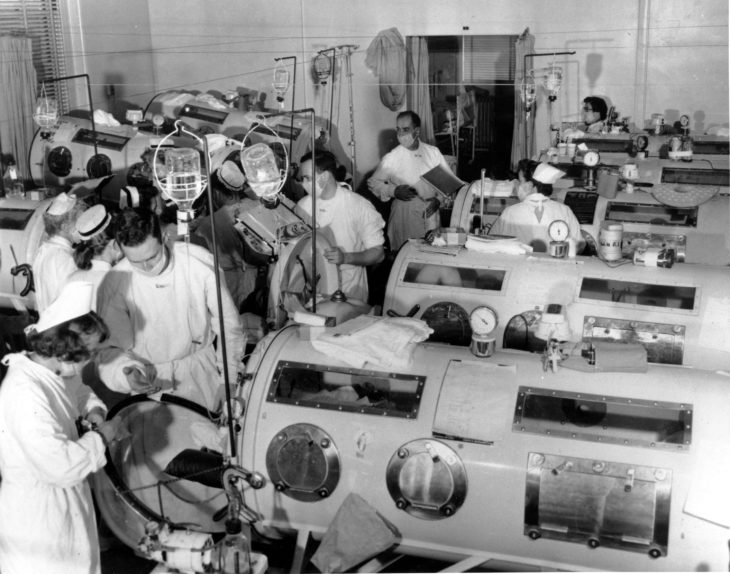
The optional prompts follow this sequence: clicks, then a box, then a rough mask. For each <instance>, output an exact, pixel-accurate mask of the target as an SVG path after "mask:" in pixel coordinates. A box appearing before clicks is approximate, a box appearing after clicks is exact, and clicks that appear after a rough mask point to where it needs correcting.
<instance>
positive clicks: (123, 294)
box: [98, 243, 246, 409]
mask: <svg viewBox="0 0 730 574" xmlns="http://www.w3.org/2000/svg"><path fill="white" fill-rule="evenodd" d="M170 254H171V256H172V258H171V261H170V263H169V264H168V266H167V268H166V269H165V270H164V271H163V272H162V273H161V274H160V275H155V276H149V275H144V274H142V273H140V272H137V271H135V270H134V269H133V268H132V266H131V265H130V264H129V262H128V261H127V260H126V259H123V260H122V261H120V262H119V263H118V264H117V265H116V266H115V267H113V268H112V270H111V271H109V273H107V275H106V277H105V278H104V281H103V283H102V285H101V286H100V287H99V300H98V305H99V314H100V315H101V317H102V318H103V319H104V321H105V322H106V324H107V326H108V327H109V331H110V333H111V335H110V338H109V345H110V346H112V347H116V348H118V349H122V350H123V351H127V352H129V353H130V356H132V357H134V358H139V359H142V360H145V361H149V362H151V363H153V364H154V365H155V368H156V369H157V377H158V380H159V381H160V382H164V383H166V384H174V386H175V392H174V394H176V395H179V396H181V397H183V398H186V399H189V400H191V401H194V402H196V403H198V404H200V405H203V406H205V407H206V408H209V409H214V408H215V407H216V404H215V403H216V394H217V392H218V391H219V388H220V383H221V382H222V376H221V373H222V372H223V361H222V356H221V349H220V347H221V345H217V351H216V347H215V346H214V343H215V341H216V339H217V338H218V336H219V331H220V327H219V320H218V300H217V296H216V279H215V273H214V271H213V256H212V255H211V254H210V253H209V252H208V251H207V250H206V249H204V248H202V247H199V246H197V245H186V244H185V243H173V244H172V245H171V250H170ZM221 300H222V301H221V302H222V306H223V319H224V327H225V332H226V355H227V368H228V376H229V380H230V382H231V383H235V382H236V376H237V373H238V371H242V370H243V364H242V363H241V359H242V357H243V353H244V351H245V346H246V337H245V335H244V332H243V329H242V327H241V321H240V318H239V315H238V311H237V309H236V307H235V306H234V304H233V300H232V299H231V295H230V294H229V292H228V289H227V288H226V286H225V282H223V281H222V282H221ZM122 364H123V363H115V364H112V365H106V364H105V363H104V362H103V361H102V362H100V363H99V372H100V375H101V378H102V380H103V381H104V383H105V384H107V386H109V387H110V388H112V389H113V390H121V389H124V388H125V387H126V388H128V385H127V382H126V377H125V376H124V374H123V372H122V369H121V368H119V367H120V366H121V365H122ZM115 365H116V367H117V368H114V367H115ZM107 367H111V368H110V369H107Z"/></svg>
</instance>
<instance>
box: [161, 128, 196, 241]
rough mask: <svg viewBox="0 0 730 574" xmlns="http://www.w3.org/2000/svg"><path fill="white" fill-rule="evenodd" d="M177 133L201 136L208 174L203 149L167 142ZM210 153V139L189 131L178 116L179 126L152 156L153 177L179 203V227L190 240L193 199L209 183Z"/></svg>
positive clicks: (166, 195) (163, 193) (168, 196)
mask: <svg viewBox="0 0 730 574" xmlns="http://www.w3.org/2000/svg"><path fill="white" fill-rule="evenodd" d="M173 135H188V136H191V137H193V138H195V139H197V140H198V142H199V143H200V144H201V146H202V148H203V151H204V155H205V159H206V164H205V166H204V168H205V175H203V169H202V168H201V163H200V152H199V151H198V150H197V149H195V148H189V147H183V148H177V147H172V148H171V147H167V148H165V142H166V141H167V139H168V138H170V137H171V136H173ZM160 149H163V153H164V156H165V160H164V168H162V169H161V170H159V171H161V173H162V178H160V177H159V176H158V175H157V174H158V167H157V166H158V165H159V164H158V161H157V156H158V154H159V153H160ZM209 164H210V157H209V154H208V142H207V140H205V139H203V138H200V137H198V136H197V135H195V134H194V133H192V132H189V131H187V130H186V129H185V128H184V127H183V125H182V123H181V122H180V121H179V120H178V121H177V122H175V130H174V131H172V132H170V133H169V134H167V135H166V136H165V137H164V138H162V140H160V143H159V144H157V146H156V147H155V153H154V156H153V158H152V177H153V178H154V181H155V183H156V184H157V187H158V188H159V190H160V192H161V193H162V195H163V196H164V197H166V198H167V199H169V200H171V201H173V202H174V203H175V205H176V206H177V231H178V234H179V235H183V236H184V237H185V241H186V242H189V241H190V230H189V228H188V226H189V224H190V222H191V221H192V220H193V219H194V218H195V213H194V211H193V203H194V202H195V200H196V199H198V198H199V197H200V196H201V195H202V193H203V191H204V190H205V188H206V187H207V186H208V166H209Z"/></svg>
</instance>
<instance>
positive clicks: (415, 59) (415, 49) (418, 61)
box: [407, 36, 434, 144]
mask: <svg viewBox="0 0 730 574" xmlns="http://www.w3.org/2000/svg"><path fill="white" fill-rule="evenodd" d="M408 56H409V57H408V60H407V62H408V109H410V110H413V111H414V112H416V113H417V114H418V115H419V116H420V117H421V136H420V137H421V141H424V142H426V143H431V144H432V143H434V135H433V113H432V112H431V95H430V92H429V87H430V86H429V83H430V80H429V74H428V43H427V42H426V38H425V37H423V36H409V37H408Z"/></svg>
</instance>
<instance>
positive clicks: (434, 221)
mask: <svg viewBox="0 0 730 574" xmlns="http://www.w3.org/2000/svg"><path fill="white" fill-rule="evenodd" d="M437 165H441V166H442V167H443V168H445V169H447V170H449V171H451V168H449V166H448V164H447V163H446V160H445V159H444V156H443V155H442V154H441V152H440V151H439V150H438V148H436V147H434V146H432V145H428V144H425V143H423V142H418V149H416V150H415V151H412V150H409V149H407V148H405V147H403V146H401V145H399V146H398V147H396V148H395V149H394V150H393V151H391V152H390V153H388V154H386V155H385V156H384V157H383V159H382V160H381V162H380V165H379V166H378V168H377V169H376V170H375V173H373V175H372V177H371V178H370V180H369V181H368V184H369V187H370V189H371V190H372V191H373V193H374V194H375V195H376V196H377V197H378V198H380V200H381V201H390V200H391V199H393V206H392V208H391V212H390V218H389V220H388V238H389V240H390V248H391V249H392V250H393V251H397V250H398V249H400V247H401V246H402V245H403V244H404V243H405V242H406V241H408V239H411V238H418V239H420V238H422V237H424V236H425V235H426V232H427V231H430V230H432V229H437V228H438V227H439V225H440V218H439V213H438V211H436V213H434V214H433V215H431V216H430V217H428V218H426V217H424V213H425V211H426V209H427V207H428V200H429V199H431V198H432V197H435V196H436V191H435V190H434V188H433V187H431V185H429V184H428V183H426V182H425V181H423V180H422V179H421V176H422V175H423V174H424V173H426V172H428V171H430V170H432V169H433V168H434V167H436V166H437ZM399 185H409V186H411V187H413V188H414V189H415V190H416V192H417V193H418V197H414V198H413V199H411V200H410V201H401V200H399V199H394V196H393V194H394V192H395V188H396V187H397V186H399Z"/></svg>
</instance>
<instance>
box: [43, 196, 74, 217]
mask: <svg viewBox="0 0 730 574" xmlns="http://www.w3.org/2000/svg"><path fill="white" fill-rule="evenodd" d="M75 205H76V196H75V195H73V194H68V193H66V192H65V191H62V192H61V193H59V194H58V195H57V196H56V197H54V198H53V201H51V205H49V206H48V209H47V210H46V213H48V215H65V214H66V213H68V212H69V211H71V210H72V209H73V208H74V206H75Z"/></svg>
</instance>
